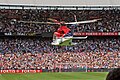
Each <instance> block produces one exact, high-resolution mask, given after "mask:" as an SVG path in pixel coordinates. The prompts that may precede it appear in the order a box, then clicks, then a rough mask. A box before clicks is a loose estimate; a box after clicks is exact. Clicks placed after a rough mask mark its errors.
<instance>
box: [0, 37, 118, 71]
mask: <svg viewBox="0 0 120 80" xmlns="http://www.w3.org/2000/svg"><path fill="white" fill-rule="evenodd" d="M76 42H78V43H79V44H78V45H76V46H52V45H51V44H50V40H48V39H45V40H41V39H38V38H37V39H21V38H17V39H13V38H12V39H6V38H5V39H0V59H1V60H0V69H45V68H46V67H47V68H49V69H53V68H55V67H59V66H60V65H59V63H87V66H88V68H114V67H116V68H117V67H120V47H119V46H120V39H119V38H112V39H111V38H105V39H97V38H94V39H86V40H77V41H76ZM69 65H70V64H69ZM79 66H81V67H86V64H81V65H79ZM61 67H65V65H62V66H61ZM67 67H68V64H67ZM69 67H70V66H69Z"/></svg>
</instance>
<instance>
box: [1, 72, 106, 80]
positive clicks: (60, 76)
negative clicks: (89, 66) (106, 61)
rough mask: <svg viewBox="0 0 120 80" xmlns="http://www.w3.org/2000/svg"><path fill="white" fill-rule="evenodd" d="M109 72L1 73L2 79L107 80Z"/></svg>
mask: <svg viewBox="0 0 120 80" xmlns="http://www.w3.org/2000/svg"><path fill="white" fill-rule="evenodd" d="M106 75H107V72H88V73H86V72H61V73H46V72H45V73H26V74H25V73H24V74H0V80H105V78H106Z"/></svg>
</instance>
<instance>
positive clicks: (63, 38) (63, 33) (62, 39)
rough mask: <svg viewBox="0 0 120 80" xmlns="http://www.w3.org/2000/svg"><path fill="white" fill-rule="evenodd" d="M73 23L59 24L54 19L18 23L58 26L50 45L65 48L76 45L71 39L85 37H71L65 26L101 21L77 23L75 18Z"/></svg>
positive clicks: (70, 31)
mask: <svg viewBox="0 0 120 80" xmlns="http://www.w3.org/2000/svg"><path fill="white" fill-rule="evenodd" d="M74 17H75V22H69V23H66V22H64V21H61V22H59V21H58V20H56V19H52V18H48V20H49V21H52V22H36V21H18V22H23V23H35V24H56V25H59V28H58V29H57V31H56V32H54V34H53V42H52V43H51V44H52V45H59V46H67V45H76V44H77V43H73V42H72V39H86V38H87V36H85V37H73V31H72V30H71V29H70V28H68V27H67V25H71V27H74V26H77V25H78V24H86V23H93V22H97V21H98V20H101V19H93V20H86V21H77V19H76V16H75V15H74Z"/></svg>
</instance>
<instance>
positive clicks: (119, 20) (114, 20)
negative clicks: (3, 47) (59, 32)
mask: <svg viewBox="0 0 120 80" xmlns="http://www.w3.org/2000/svg"><path fill="white" fill-rule="evenodd" d="M74 15H76V17H77V20H78V21H84V20H91V19H99V18H100V19H101V20H100V21H98V22H95V23H90V24H80V25H78V27H74V31H75V32H116V31H120V10H119V9H113V10H42V9H18V10H16V9H13V10H12V9H1V10H0V19H1V21H0V32H8V33H18V32H19V33H21V34H25V33H41V32H51V31H52V32H54V31H56V29H57V27H58V25H50V24H36V23H22V22H19V21H36V22H47V21H48V18H53V19H57V20H58V21H65V22H74V21H75V18H74ZM68 26H69V25H68Z"/></svg>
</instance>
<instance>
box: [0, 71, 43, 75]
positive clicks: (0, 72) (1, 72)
mask: <svg viewBox="0 0 120 80" xmlns="http://www.w3.org/2000/svg"><path fill="white" fill-rule="evenodd" d="M41 72H42V70H0V74H3V73H41Z"/></svg>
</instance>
